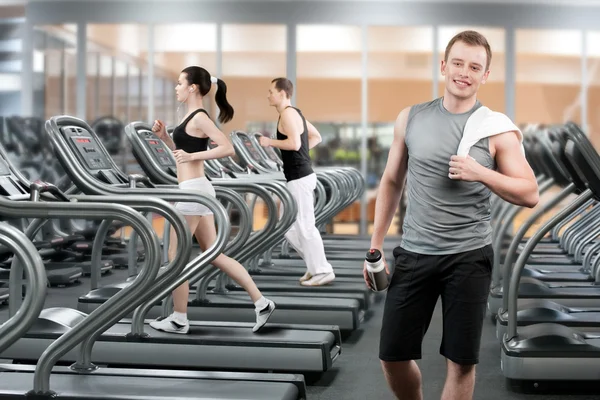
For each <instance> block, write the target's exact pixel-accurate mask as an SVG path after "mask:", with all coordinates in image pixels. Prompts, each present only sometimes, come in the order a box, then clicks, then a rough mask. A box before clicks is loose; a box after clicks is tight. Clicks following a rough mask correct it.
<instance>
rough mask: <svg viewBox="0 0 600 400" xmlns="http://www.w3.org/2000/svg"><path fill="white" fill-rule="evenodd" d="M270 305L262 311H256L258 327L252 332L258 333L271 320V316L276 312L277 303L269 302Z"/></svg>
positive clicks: (255, 326)
mask: <svg viewBox="0 0 600 400" xmlns="http://www.w3.org/2000/svg"><path fill="white" fill-rule="evenodd" d="M267 302H268V304H267V306H266V307H265V308H263V309H262V310H256V309H255V310H254V311H255V312H256V325H254V327H253V328H252V332H258V331H259V330H260V329H261V328H262V327H263V326H265V324H266V323H267V321H268V320H269V318H271V314H273V311H275V303H273V302H272V301H271V300H267Z"/></svg>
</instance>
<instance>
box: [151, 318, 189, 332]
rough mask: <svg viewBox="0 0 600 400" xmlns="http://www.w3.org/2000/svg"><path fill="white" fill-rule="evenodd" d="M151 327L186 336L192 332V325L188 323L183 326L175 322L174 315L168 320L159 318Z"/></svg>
mask: <svg viewBox="0 0 600 400" xmlns="http://www.w3.org/2000/svg"><path fill="white" fill-rule="evenodd" d="M150 327H151V328H154V329H156V330H157V331H163V332H169V333H181V334H184V335H185V334H186V333H188V331H189V330H190V323H189V322H188V321H186V322H185V324H183V325H182V324H181V323H180V322H178V321H175V319H174V318H173V315H169V316H168V317H166V318H164V317H159V318H157V319H155V320H154V321H152V322H150Z"/></svg>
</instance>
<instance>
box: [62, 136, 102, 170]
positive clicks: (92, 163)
mask: <svg viewBox="0 0 600 400" xmlns="http://www.w3.org/2000/svg"><path fill="white" fill-rule="evenodd" d="M71 141H72V143H73V146H74V147H75V150H76V152H77V153H78V154H79V157H80V158H81V159H83V161H84V162H85V165H87V167H88V169H90V170H97V169H110V168H111V164H110V162H108V159H107V158H106V157H105V156H104V154H103V153H102V152H101V151H100V148H99V146H98V144H97V143H96V142H95V140H94V139H92V137H89V136H87V137H86V136H84V137H80V136H71Z"/></svg>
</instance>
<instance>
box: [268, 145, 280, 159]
mask: <svg viewBox="0 0 600 400" xmlns="http://www.w3.org/2000/svg"><path fill="white" fill-rule="evenodd" d="M265 150H266V153H267V155H268V156H269V158H270V159H271V160H273V161H275V162H279V161H280V160H279V157H277V153H275V150H273V148H272V147H265Z"/></svg>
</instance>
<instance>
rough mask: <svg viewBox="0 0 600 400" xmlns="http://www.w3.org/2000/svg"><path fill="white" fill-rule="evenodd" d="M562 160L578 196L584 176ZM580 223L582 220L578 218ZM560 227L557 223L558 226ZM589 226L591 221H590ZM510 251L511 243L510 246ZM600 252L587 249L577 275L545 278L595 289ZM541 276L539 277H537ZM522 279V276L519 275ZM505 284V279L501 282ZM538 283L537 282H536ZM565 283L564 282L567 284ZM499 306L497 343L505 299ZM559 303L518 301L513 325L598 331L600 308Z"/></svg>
mask: <svg viewBox="0 0 600 400" xmlns="http://www.w3.org/2000/svg"><path fill="white" fill-rule="evenodd" d="M558 150H559V151H558V152H557V153H558V154H561V153H562V154H563V155H564V151H563V149H558ZM564 160H565V163H564V165H565V169H564V170H565V171H569V174H571V175H572V181H573V182H574V183H572V184H570V185H569V186H568V187H571V188H573V187H575V188H577V187H578V189H577V190H575V192H576V193H578V194H579V195H580V196H581V195H582V193H584V192H585V191H586V190H587V187H588V183H587V180H586V177H585V176H581V177H579V176H578V172H577V169H576V168H574V165H571V163H570V162H569V161H568V159H566V158H565V159H564ZM568 192H570V190H569V189H567V190H563V191H562V192H561V193H559V194H558V195H556V196H555V198H554V199H553V200H551V201H550V202H549V203H558V202H560V201H561V198H564V197H565V196H564V194H563V193H568ZM552 207H554V205H553V204H549V205H548V206H545V207H543V209H540V210H539V211H538V212H536V213H534V214H533V215H532V216H531V217H530V218H529V219H528V220H527V221H525V222H524V223H523V226H522V227H521V228H520V229H519V232H521V231H523V230H527V229H528V228H529V226H531V225H532V224H533V222H534V220H536V219H537V218H536V217H537V215H536V214H542V213H543V212H544V209H546V208H548V209H550V208H552ZM572 218H574V216H573V213H571V215H570V216H567V217H566V219H572ZM581 219H583V218H581ZM559 223H560V222H559ZM592 223H593V221H592ZM514 240H515V241H519V240H520V238H519V235H517V237H515V239H514ZM579 247H580V248H583V243H581V246H579ZM513 248H514V243H513ZM598 249H600V244H595V245H593V246H591V247H590V248H589V249H588V252H587V253H586V254H585V257H584V259H583V267H582V269H581V271H577V270H576V269H575V267H571V271H572V272H566V271H559V272H556V271H554V270H548V271H545V275H550V276H555V277H556V279H559V278H560V277H561V276H566V277H569V276H571V275H575V276H576V275H577V274H579V275H581V276H584V277H591V278H592V280H593V282H594V283H595V284H596V285H598V283H600V270H599V265H598V264H599V262H600V257H598V255H597V253H596V250H598ZM509 255H510V256H509V257H507V261H508V263H507V264H505V267H506V266H507V265H510V264H512V261H511V260H512V252H509ZM550 267H551V266H546V267H545V268H550ZM559 267H560V268H562V269H563V270H564V269H565V268H566V267H564V266H559ZM525 271H527V267H526V268H525V269H524V270H523V272H525ZM540 275H542V274H540ZM505 276H508V272H505ZM521 276H523V274H522V275H521ZM505 279H506V282H507V283H508V278H505ZM538 279H539V278H538ZM567 282H568V281H567ZM503 293H506V288H504V289H503ZM502 300H503V305H502V308H501V310H500V311H499V312H498V314H497V316H496V336H497V337H498V338H499V339H500V338H502V336H503V335H504V333H505V332H506V329H507V325H508V320H507V317H508V314H507V313H506V312H502V310H506V309H507V308H508V298H503V299H502ZM562 302H563V301H562V300H561V299H555V301H550V300H539V299H526V300H522V301H519V304H518V312H517V324H518V326H527V325H532V324H536V323H542V322H556V323H560V324H562V325H566V326H570V327H577V329H578V330H580V331H598V330H600V307H597V306H595V307H594V306H592V307H568V306H566V305H564V304H561V303H562Z"/></svg>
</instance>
